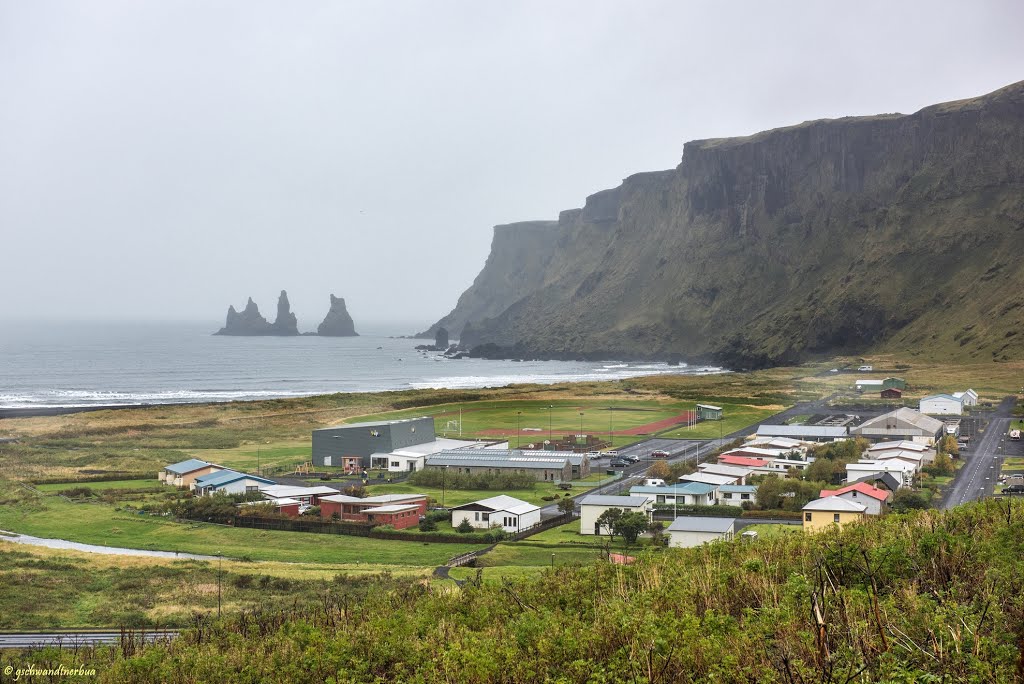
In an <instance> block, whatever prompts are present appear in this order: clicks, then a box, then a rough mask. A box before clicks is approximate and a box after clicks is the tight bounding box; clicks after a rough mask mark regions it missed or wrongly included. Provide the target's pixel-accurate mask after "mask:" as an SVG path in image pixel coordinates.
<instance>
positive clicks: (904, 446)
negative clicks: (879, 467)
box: [864, 440, 935, 465]
mask: <svg viewBox="0 0 1024 684" xmlns="http://www.w3.org/2000/svg"><path fill="white" fill-rule="evenodd" d="M896 451H902V452H908V451H909V452H912V453H916V454H920V456H921V463H923V464H924V465H929V464H931V463H934V462H935V449H933V448H931V447H929V446H927V445H925V444H921V443H920V442H911V441H908V440H899V441H895V442H878V443H877V444H872V445H871V446H869V447H868V449H867V451H865V452H864V458H865V459H877V460H881V458H882V455H883V454H885V453H887V452H896Z"/></svg>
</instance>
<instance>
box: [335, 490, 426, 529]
mask: <svg viewBox="0 0 1024 684" xmlns="http://www.w3.org/2000/svg"><path fill="white" fill-rule="evenodd" d="M426 512H427V497H426V495H424V494H381V495H379V496H368V497H364V498H359V497H357V496H348V495H346V494H334V495H332V496H323V497H320V517H321V518H322V519H324V520H341V521H342V522H357V523H366V524H368V525H371V526H376V525H393V526H394V527H395V529H399V530H401V529H405V528H407V527H412V526H413V525H417V524H419V521H420V516H422V515H425V514H426Z"/></svg>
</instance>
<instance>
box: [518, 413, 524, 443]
mask: <svg viewBox="0 0 1024 684" xmlns="http://www.w3.org/2000/svg"><path fill="white" fill-rule="evenodd" d="M521 415H523V412H522V411H516V449H518V448H519V447H520V446H522V441H521V440H522V438H521V437H520V435H522V434H523V431H522V430H520V429H519V417H520V416H521Z"/></svg>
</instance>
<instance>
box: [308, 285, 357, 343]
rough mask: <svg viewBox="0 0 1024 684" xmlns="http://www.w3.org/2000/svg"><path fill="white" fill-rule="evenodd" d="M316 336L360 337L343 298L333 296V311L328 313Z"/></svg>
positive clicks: (318, 327)
mask: <svg viewBox="0 0 1024 684" xmlns="http://www.w3.org/2000/svg"><path fill="white" fill-rule="evenodd" d="M316 334H317V335H320V336H321V337H358V336H359V333H357V332H356V326H355V323H353V322H352V317H351V316H350V315H349V313H348V309H346V308H345V300H344V298H342V297H335V296H334V295H333V294H332V295H331V310H330V311H328V312H327V315H326V316H325V317H324V320H323V323H321V324H320V325H318V326H317V328H316Z"/></svg>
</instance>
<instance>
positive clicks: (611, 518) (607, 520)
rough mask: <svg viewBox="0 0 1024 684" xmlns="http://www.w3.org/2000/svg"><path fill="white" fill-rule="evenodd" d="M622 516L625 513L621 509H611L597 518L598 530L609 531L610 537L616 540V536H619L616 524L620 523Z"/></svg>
mask: <svg viewBox="0 0 1024 684" xmlns="http://www.w3.org/2000/svg"><path fill="white" fill-rule="evenodd" d="M622 515H623V513H622V509H621V508H609V509H608V510H607V511H605V512H604V513H602V514H601V515H599V516H598V517H597V526H598V529H600V528H604V529H606V530H608V535H609V536H610V537H611V538H612V539H613V540H614V539H615V535H616V534H618V530H617V529H616V524H617V523H618V522H619V519H620V518H621V517H622Z"/></svg>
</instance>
